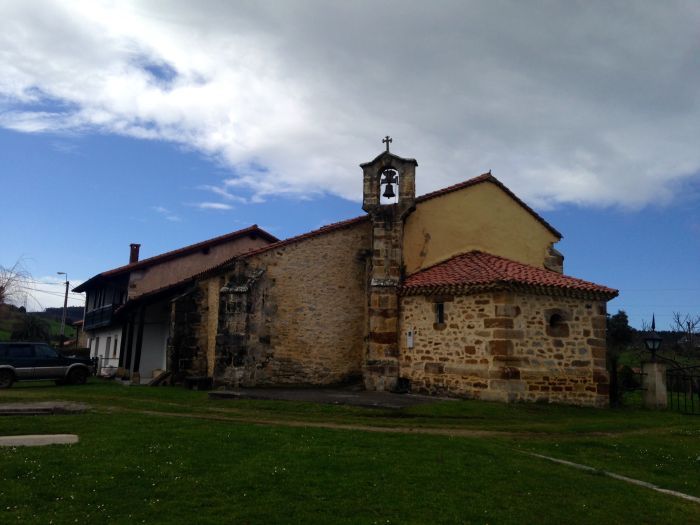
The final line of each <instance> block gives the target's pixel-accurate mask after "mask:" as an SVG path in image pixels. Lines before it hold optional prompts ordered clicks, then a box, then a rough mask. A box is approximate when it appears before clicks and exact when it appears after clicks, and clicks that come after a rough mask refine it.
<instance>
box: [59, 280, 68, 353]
mask: <svg viewBox="0 0 700 525" xmlns="http://www.w3.org/2000/svg"><path fill="white" fill-rule="evenodd" d="M56 273H57V274H58V275H65V277H66V295H65V297H64V298H63V315H62V316H61V339H60V343H59V344H60V348H61V350H62V349H63V338H64V334H65V330H66V310H68V286H69V283H68V274H67V273H66V272H56Z"/></svg>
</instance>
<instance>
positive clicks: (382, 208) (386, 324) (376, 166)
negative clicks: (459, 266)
mask: <svg viewBox="0 0 700 525" xmlns="http://www.w3.org/2000/svg"><path fill="white" fill-rule="evenodd" d="M416 166H417V163H416V161H415V160H413V159H402V158H401V157H397V156H396V155H392V154H391V153H389V151H388V148H387V151H386V152H385V153H383V154H382V155H379V156H378V157H377V158H375V159H374V160H373V161H371V162H368V163H365V164H362V170H363V177H364V179H363V180H364V188H363V194H364V197H363V205H362V208H363V209H364V210H365V211H366V212H367V213H369V216H370V219H371V221H372V251H371V254H372V257H371V264H370V268H369V310H368V325H369V340H368V342H367V350H366V359H365V363H364V373H363V376H364V382H365V387H366V388H367V389H368V390H393V389H394V388H395V387H396V384H397V381H398V377H399V367H398V363H399V344H398V329H399V318H398V287H399V285H400V284H401V279H402V277H403V276H402V273H403V227H404V220H405V219H406V217H407V215H408V214H409V213H410V212H411V211H413V209H414V207H415V201H416V189H415V177H416ZM386 173H395V174H397V175H398V202H397V203H396V204H382V203H381V196H380V193H381V187H382V177H383V176H385V174H386Z"/></svg>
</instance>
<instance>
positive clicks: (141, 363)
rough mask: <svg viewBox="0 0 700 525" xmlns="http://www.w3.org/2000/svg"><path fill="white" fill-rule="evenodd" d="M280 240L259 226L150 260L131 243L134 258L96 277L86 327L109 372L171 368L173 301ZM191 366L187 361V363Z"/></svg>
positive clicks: (142, 374) (148, 374) (140, 373)
mask: <svg viewBox="0 0 700 525" xmlns="http://www.w3.org/2000/svg"><path fill="white" fill-rule="evenodd" d="M277 240H278V239H277V238H276V237H274V236H273V235H271V234H270V233H268V232H266V231H265V230H263V229H261V228H259V227H258V226H257V225H253V226H250V227H248V228H245V229H242V230H237V231H234V232H231V233H228V234H226V235H222V236H219V237H215V238H213V239H208V240H206V241H202V242H199V243H196V244H192V245H190V246H185V247H183V248H179V249H177V250H173V251H169V252H166V253H162V254H159V255H155V256H153V257H149V258H147V259H142V260H140V259H139V252H140V245H139V244H131V246H130V252H129V263H128V264H126V265H124V266H119V267H117V268H114V269H111V270H107V271H104V272H101V273H98V274H97V275H95V276H93V277H91V278H90V279H88V280H87V281H85V282H84V283H82V284H81V285H80V286H77V287H76V288H74V290H73V291H75V292H85V294H86V298H85V317H84V320H83V330H84V332H85V334H86V335H87V338H88V346H89V348H90V355H91V356H93V357H97V358H98V359H99V366H100V369H101V371H102V372H103V373H105V374H111V373H113V374H118V375H119V376H121V377H124V378H130V379H132V381H134V382H137V383H138V382H144V383H145V382H148V381H150V380H151V379H152V378H153V377H154V375H157V374H158V373H159V371H160V370H166V369H167V348H168V339H169V337H170V329H171V302H172V301H173V299H175V298H176V297H178V296H179V295H180V294H182V293H185V292H186V291H187V290H188V288H189V287H191V286H192V282H193V280H194V279H195V277H196V276H197V275H198V274H200V273H202V272H204V271H206V270H207V269H209V268H211V267H214V266H217V265H219V264H221V263H223V262H225V261H227V260H229V259H231V258H234V257H236V256H239V255H242V254H244V253H246V252H248V251H252V250H256V249H259V248H261V247H264V246H267V245H268V244H271V243H273V242H276V241H277ZM185 365H186V364H185Z"/></svg>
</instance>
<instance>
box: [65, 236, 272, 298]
mask: <svg viewBox="0 0 700 525" xmlns="http://www.w3.org/2000/svg"><path fill="white" fill-rule="evenodd" d="M246 235H258V236H260V237H262V238H264V239H266V240H268V241H270V242H277V241H279V239H278V238H277V237H275V236H274V235H272V234H270V233H268V232H266V231H265V230H263V229H262V228H260V227H259V226H258V225H257V224H253V225H252V226H249V227H247V228H243V229H242V230H236V231H234V232H230V233H227V234H224V235H220V236H218V237H214V238H212V239H207V240H206V241H201V242H198V243H195V244H190V245H189V246H184V247H182V248H178V249H177V250H172V251H169V252H165V253H161V254H158V255H154V256H153V257H149V258H147V259H142V260H140V261H137V262H135V263H130V264H125V265H124V266H119V267H117V268H114V269H112V270H107V271H104V272H102V273H99V274H97V275H95V276H94V277H91V278H90V279H89V280H87V281H85V282H84V283H82V284H81V285H80V286H77V287H75V288H74V289H73V291H74V292H82V291H84V290H85V289H86V285H88V284H89V283H92V282H94V281H95V280H96V279H98V278H105V277H116V276H118V275H122V274H125V273H129V272H131V271H133V270H139V269H141V268H147V267H149V266H152V265H154V264H158V263H161V262H165V261H169V260H171V259H176V258H177V257H181V256H183V255H188V254H190V253H192V252H196V251H197V250H202V249H204V248H207V247H211V246H216V245H217V244H221V243H224V242H226V241H230V240H233V239H238V238H240V237H245V236H246Z"/></svg>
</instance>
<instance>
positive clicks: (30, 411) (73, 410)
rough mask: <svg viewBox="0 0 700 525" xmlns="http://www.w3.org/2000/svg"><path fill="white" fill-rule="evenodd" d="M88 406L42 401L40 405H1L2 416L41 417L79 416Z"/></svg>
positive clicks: (0, 413)
mask: <svg viewBox="0 0 700 525" xmlns="http://www.w3.org/2000/svg"><path fill="white" fill-rule="evenodd" d="M87 409H88V406H87V405H86V404H84V403H68V402H66V401H42V402H38V403H0V416H40V415H50V414H79V413H81V412H85V411H86V410H87Z"/></svg>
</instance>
